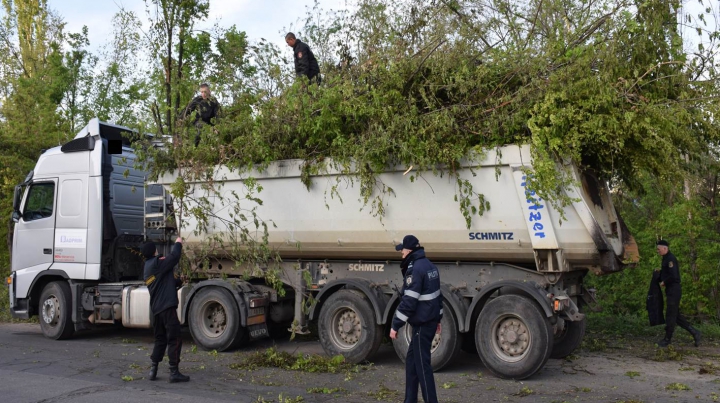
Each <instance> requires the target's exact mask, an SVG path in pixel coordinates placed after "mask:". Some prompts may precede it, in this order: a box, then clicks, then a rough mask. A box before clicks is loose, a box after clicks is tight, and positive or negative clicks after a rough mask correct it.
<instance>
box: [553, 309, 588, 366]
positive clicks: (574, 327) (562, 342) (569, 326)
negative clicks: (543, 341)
mask: <svg viewBox="0 0 720 403" xmlns="http://www.w3.org/2000/svg"><path fill="white" fill-rule="evenodd" d="M585 325H586V318H583V320H581V321H576V322H570V321H567V320H566V321H565V328H564V329H563V330H562V331H561V332H560V334H558V335H556V336H555V342H554V343H553V349H552V353H551V354H550V358H565V357H567V356H569V355H570V354H572V352H573V351H575V349H576V348H578V347H579V346H580V343H582V339H583V337H584V336H585Z"/></svg>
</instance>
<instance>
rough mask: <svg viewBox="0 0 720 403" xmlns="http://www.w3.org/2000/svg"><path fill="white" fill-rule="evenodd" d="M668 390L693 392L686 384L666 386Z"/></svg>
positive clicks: (676, 383)
mask: <svg viewBox="0 0 720 403" xmlns="http://www.w3.org/2000/svg"><path fill="white" fill-rule="evenodd" d="M665 389H666V390H691V389H690V387H689V386H687V385H685V384H684V383H678V382H675V383H670V384H668V385H666V386H665Z"/></svg>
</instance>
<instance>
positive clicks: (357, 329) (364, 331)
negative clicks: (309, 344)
mask: <svg viewBox="0 0 720 403" xmlns="http://www.w3.org/2000/svg"><path fill="white" fill-rule="evenodd" d="M318 333H319V336H320V344H321V345H322V348H323V350H325V353H327V354H328V355H330V356H336V355H338V354H340V355H342V356H343V357H345V360H346V361H347V362H349V363H352V364H358V363H361V362H363V361H366V360H367V359H368V358H370V357H371V356H372V355H373V354H375V352H376V351H377V350H378V348H379V347H380V343H381V342H382V338H383V327H382V326H381V325H378V324H377V323H376V321H375V312H374V311H373V307H372V305H371V304H370V301H368V299H367V298H366V297H365V295H364V294H363V293H361V292H359V291H355V290H340V291H338V292H336V293H334V294H333V295H331V296H330V297H329V298H328V299H327V301H325V302H324V303H323V305H322V309H321V310H320V318H319V319H318Z"/></svg>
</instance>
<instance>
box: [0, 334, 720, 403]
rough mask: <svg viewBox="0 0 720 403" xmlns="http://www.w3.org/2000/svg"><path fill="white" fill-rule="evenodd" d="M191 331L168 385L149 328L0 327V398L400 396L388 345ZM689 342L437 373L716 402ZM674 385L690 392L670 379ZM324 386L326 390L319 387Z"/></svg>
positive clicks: (455, 383)
mask: <svg viewBox="0 0 720 403" xmlns="http://www.w3.org/2000/svg"><path fill="white" fill-rule="evenodd" d="M184 336H185V337H184V342H185V345H184V348H183V350H184V351H183V356H182V357H183V362H182V363H181V370H182V371H183V373H185V374H187V375H190V376H191V381H190V382H189V383H186V384H169V383H167V377H168V373H167V365H166V364H163V365H161V369H160V378H161V379H160V380H158V381H156V382H150V381H148V380H146V379H144V377H145V376H146V372H147V369H148V368H149V362H150V360H149V357H148V355H149V353H150V350H151V349H152V336H151V332H150V331H149V330H135V329H122V328H109V329H103V330H99V331H92V332H87V333H83V334H81V335H78V336H76V337H75V338H73V339H71V340H67V341H54V340H48V339H46V338H44V337H43V336H42V334H41V332H40V327H39V325H36V324H0V379H2V382H0V402H17V403H24V402H28V403H29V402H43V403H48V402H103V403H105V402H107V403H115V402H198V403H199V402H224V401H233V402H279V401H283V402H284V403H287V402H298V401H303V402H330V401H338V402H340V401H341V402H370V401H378V400H380V401H398V402H399V401H402V397H403V390H404V367H403V365H402V363H401V362H400V360H399V359H398V358H397V356H396V355H395V352H394V350H393V349H392V346H389V345H383V346H382V347H381V351H380V352H379V354H378V355H377V357H376V358H375V360H374V364H373V365H370V366H365V367H361V368H360V369H359V371H358V372H345V373H343V372H341V373H335V374H319V373H307V372H300V371H288V370H280V369H276V368H259V369H256V370H238V369H233V368H232V364H233V363H241V362H243V361H244V360H245V359H246V357H247V356H248V355H250V354H252V353H253V352H254V351H258V350H264V349H266V348H269V347H271V346H273V345H274V346H276V347H277V348H278V349H279V350H282V351H289V352H293V353H298V352H300V353H303V354H315V353H319V354H322V350H321V348H320V346H319V343H318V342H316V341H312V340H309V341H308V340H306V341H289V340H288V339H287V337H284V336H283V337H281V338H276V339H274V340H270V339H269V340H267V341H263V342H255V343H252V344H251V345H249V346H246V347H244V348H242V349H240V350H239V351H237V352H230V353H219V354H218V353H213V352H205V351H201V350H198V349H197V348H194V347H193V346H194V344H193V342H192V339H191V338H190V337H189V335H188V334H184ZM685 342H687V341H685ZM686 344H687V343H685V344H684V345H681V344H679V345H678V350H679V351H680V353H681V355H682V358H681V359H680V360H678V361H673V360H669V361H658V360H657V357H656V355H657V351H656V350H654V349H653V348H652V347H651V346H649V345H641V346H639V345H637V344H635V343H634V342H625V343H622V342H621V343H618V344H617V345H613V346H611V347H610V348H608V349H605V350H604V351H601V352H589V351H579V352H578V353H577V354H576V355H574V356H573V357H572V359H571V360H551V361H549V362H548V364H547V365H546V366H545V368H544V369H543V370H542V371H541V372H540V373H538V374H537V375H535V376H534V377H533V378H531V379H529V380H525V381H522V382H520V381H512V380H501V379H498V378H495V377H493V376H492V375H491V374H490V373H489V372H488V371H487V370H486V369H485V368H483V366H482V363H481V362H480V360H479V359H478V358H477V356H474V355H471V354H463V355H462V356H461V357H459V359H458V360H456V362H455V363H453V364H451V366H450V367H448V368H446V369H444V370H443V371H441V372H439V373H437V374H436V375H435V378H436V382H437V384H438V395H439V397H440V401H441V402H495V401H497V402H506V401H508V402H548V403H550V402H555V403H562V402H622V401H625V402H635V403H637V402H643V403H651V402H712V401H719V400H720V396H719V395H720V362H719V361H718V357H720V348H719V347H718V346H717V345H707V346H703V347H701V348H700V349H695V348H693V347H689V346H687V345H686ZM716 370H717V373H716ZM673 384H680V385H684V387H685V388H688V389H689V390H674V389H677V388H679V389H683V388H682V387H677V388H673V387H672V386H671V387H669V386H668V385H673ZM323 389H324V390H325V392H326V393H317V392H318V391H320V390H323ZM313 391H314V392H315V393H313ZM327 392H330V393H327ZM298 397H301V398H300V399H302V400H300V399H298Z"/></svg>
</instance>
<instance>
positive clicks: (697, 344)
mask: <svg viewBox="0 0 720 403" xmlns="http://www.w3.org/2000/svg"><path fill="white" fill-rule="evenodd" d="M690 334H691V335H692V337H693V340H695V347H700V336H701V333H700V331H699V330H697V329H695V328H694V327H691V328H690Z"/></svg>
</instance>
